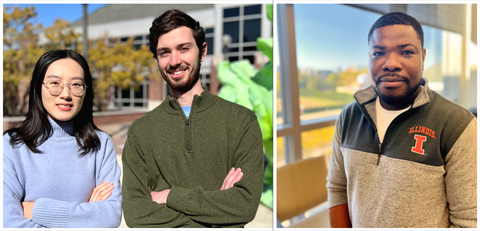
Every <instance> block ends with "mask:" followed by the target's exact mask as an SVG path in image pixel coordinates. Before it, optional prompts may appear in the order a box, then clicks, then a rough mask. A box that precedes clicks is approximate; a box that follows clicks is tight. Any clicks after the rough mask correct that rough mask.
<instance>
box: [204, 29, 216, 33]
mask: <svg viewBox="0 0 480 231" xmlns="http://www.w3.org/2000/svg"><path fill="white" fill-rule="evenodd" d="M213 32H214V30H213V28H205V34H209V33H213Z"/></svg>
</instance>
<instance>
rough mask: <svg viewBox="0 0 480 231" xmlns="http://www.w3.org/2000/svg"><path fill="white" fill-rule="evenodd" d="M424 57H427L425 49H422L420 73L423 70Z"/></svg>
mask: <svg viewBox="0 0 480 231" xmlns="http://www.w3.org/2000/svg"><path fill="white" fill-rule="evenodd" d="M425 56H427V49H426V48H423V50H422V71H423V69H424V63H425Z"/></svg>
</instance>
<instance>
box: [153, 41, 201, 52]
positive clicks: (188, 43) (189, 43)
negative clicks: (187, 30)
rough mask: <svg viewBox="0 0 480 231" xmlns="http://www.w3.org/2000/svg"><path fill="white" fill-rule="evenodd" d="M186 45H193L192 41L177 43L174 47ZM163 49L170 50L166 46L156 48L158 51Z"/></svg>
mask: <svg viewBox="0 0 480 231" xmlns="http://www.w3.org/2000/svg"><path fill="white" fill-rule="evenodd" d="M187 45H189V46H193V43H191V42H186V43H180V44H178V45H177V46H175V47H176V48H179V47H183V46H187ZM164 50H170V48H168V47H160V48H157V52H158V51H164Z"/></svg>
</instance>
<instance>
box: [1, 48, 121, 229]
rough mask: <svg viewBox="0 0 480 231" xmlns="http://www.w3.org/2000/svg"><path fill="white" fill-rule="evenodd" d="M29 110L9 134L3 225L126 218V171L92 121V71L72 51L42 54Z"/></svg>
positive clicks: (97, 223) (101, 223)
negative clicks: (123, 176)
mask: <svg viewBox="0 0 480 231" xmlns="http://www.w3.org/2000/svg"><path fill="white" fill-rule="evenodd" d="M29 97H30V98H29V108H28V114H27V117H26V119H25V121H23V122H22V123H21V125H20V126H19V127H17V128H13V129H10V130H8V131H6V132H5V134H4V136H3V226H4V228H19V227H25V228H35V227H38V228H44V227H47V228H67V227H71V228H87V227H94V228H102V227H118V226H119V225H120V221H121V191H120V190H121V187H120V181H119V178H120V168H119V166H118V164H117V160H116V155H115V149H114V146H113V142H112V140H111V139H110V137H109V136H108V135H107V134H106V133H104V132H102V131H100V130H99V129H98V128H97V127H96V126H95V124H94V123H93V116H92V113H93V109H92V106H93V90H92V76H91V74H90V70H89V68H88V64H87V62H86V60H85V59H84V58H83V57H82V56H81V55H79V54H78V53H75V52H73V51H70V50H52V51H49V52H47V53H45V54H44V55H42V57H40V59H39V60H38V62H37V64H36V66H35V69H34V71H33V75H32V80H31V82H30V92H29Z"/></svg>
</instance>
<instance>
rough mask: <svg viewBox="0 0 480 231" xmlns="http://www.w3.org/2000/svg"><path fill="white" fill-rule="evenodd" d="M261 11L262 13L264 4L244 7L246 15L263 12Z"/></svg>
mask: <svg viewBox="0 0 480 231" xmlns="http://www.w3.org/2000/svg"><path fill="white" fill-rule="evenodd" d="M261 13H262V5H254V6H246V7H245V8H243V14H244V15H251V14H261Z"/></svg>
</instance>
